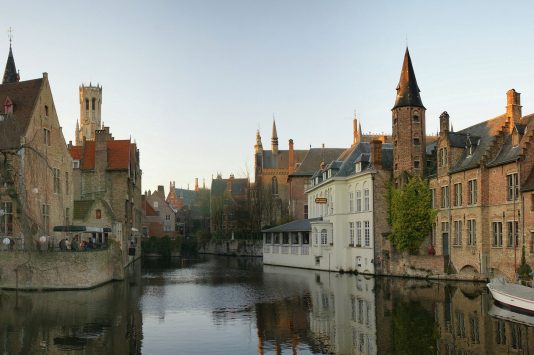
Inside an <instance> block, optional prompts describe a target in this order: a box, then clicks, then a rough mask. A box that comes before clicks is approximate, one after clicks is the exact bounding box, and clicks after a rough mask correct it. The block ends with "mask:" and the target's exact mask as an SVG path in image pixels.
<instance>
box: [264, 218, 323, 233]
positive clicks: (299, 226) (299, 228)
mask: <svg viewBox="0 0 534 355" xmlns="http://www.w3.org/2000/svg"><path fill="white" fill-rule="evenodd" d="M320 220H322V218H321V217H319V218H311V219H299V220H296V221H291V222H289V223H285V224H281V225H279V226H276V227H272V228H268V229H264V230H262V232H265V233H272V232H311V223H310V222H313V221H320Z"/></svg>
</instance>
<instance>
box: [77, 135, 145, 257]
mask: <svg viewBox="0 0 534 355" xmlns="http://www.w3.org/2000/svg"><path fill="white" fill-rule="evenodd" d="M94 135H95V140H94V141H90V140H84V141H83V144H82V145H77V146H73V145H72V144H69V151H70V155H71V156H72V160H73V162H72V164H73V167H74V169H73V178H72V181H73V184H74V187H73V193H74V198H75V201H74V209H75V216H76V221H75V223H79V224H84V225H98V226H100V225H102V226H105V227H108V228H111V229H112V233H113V234H114V235H115V237H116V238H117V240H118V241H119V243H120V244H121V246H122V247H126V245H130V243H131V242H134V244H137V243H139V242H140V240H139V239H140V238H138V237H139V236H140V232H139V231H140V230H141V219H142V206H141V167H140V160H139V158H140V154H139V149H138V148H137V144H136V143H134V142H132V141H131V140H130V139H127V140H115V139H114V138H113V136H112V135H111V133H110V132H109V127H104V129H98V130H96V131H95V133H94Z"/></svg>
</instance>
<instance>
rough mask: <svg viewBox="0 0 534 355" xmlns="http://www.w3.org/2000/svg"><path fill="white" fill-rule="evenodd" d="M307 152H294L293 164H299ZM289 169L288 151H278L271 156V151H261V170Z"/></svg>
mask: <svg viewBox="0 0 534 355" xmlns="http://www.w3.org/2000/svg"><path fill="white" fill-rule="evenodd" d="M307 152H308V151H307V150H294V151H293V154H294V156H293V158H294V162H295V164H296V163H299V162H301V161H302V160H303V159H304V157H305V156H306V153H307ZM288 167H289V150H279V151H278V153H277V154H273V152H272V151H271V150H264V151H263V168H265V169H287V168H288Z"/></svg>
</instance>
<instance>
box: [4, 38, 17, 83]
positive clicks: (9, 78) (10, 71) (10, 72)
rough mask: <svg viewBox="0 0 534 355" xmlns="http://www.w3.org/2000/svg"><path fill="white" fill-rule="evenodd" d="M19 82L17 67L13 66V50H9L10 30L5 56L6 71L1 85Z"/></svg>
mask: <svg viewBox="0 0 534 355" xmlns="http://www.w3.org/2000/svg"><path fill="white" fill-rule="evenodd" d="M19 80H20V77H19V73H18V72H17V67H16V66H15V58H14V57H13V50H12V49H11V29H10V34H9V55H8V56H7V63H6V69H5V70H4V79H3V80H2V84H6V83H16V82H17V81H19Z"/></svg>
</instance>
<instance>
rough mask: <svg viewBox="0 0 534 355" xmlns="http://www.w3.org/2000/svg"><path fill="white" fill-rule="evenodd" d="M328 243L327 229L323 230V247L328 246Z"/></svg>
mask: <svg viewBox="0 0 534 355" xmlns="http://www.w3.org/2000/svg"><path fill="white" fill-rule="evenodd" d="M327 241H328V232H327V231H326V229H324V228H323V229H321V245H326V243H327Z"/></svg>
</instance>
